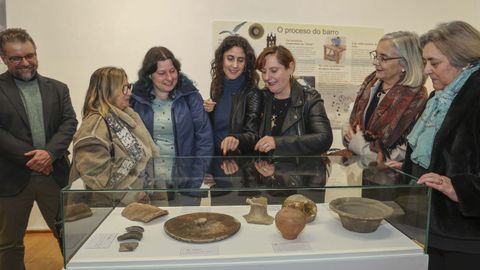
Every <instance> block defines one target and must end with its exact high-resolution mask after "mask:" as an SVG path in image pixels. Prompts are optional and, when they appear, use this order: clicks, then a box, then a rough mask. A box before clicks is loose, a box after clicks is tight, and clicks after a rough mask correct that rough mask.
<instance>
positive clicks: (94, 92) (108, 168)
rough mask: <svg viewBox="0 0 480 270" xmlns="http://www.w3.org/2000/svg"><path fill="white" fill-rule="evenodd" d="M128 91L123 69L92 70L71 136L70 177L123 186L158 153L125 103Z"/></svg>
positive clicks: (103, 185)
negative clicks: (78, 118) (76, 127)
mask: <svg viewBox="0 0 480 270" xmlns="http://www.w3.org/2000/svg"><path fill="white" fill-rule="evenodd" d="M131 95H132V84H130V83H128V79H127V74H126V73H125V71H124V70H123V69H121V68H116V67H103V68H100V69H97V70H96V71H95V72H94V73H93V74H92V76H91V78H90V85H89V87H88V90H87V95H86V98H85V103H84V106H83V111H82V113H83V121H82V124H81V126H80V128H79V129H78V131H77V133H76V134H75V136H74V138H73V164H72V168H71V171H70V182H72V181H73V180H75V179H77V178H79V177H81V178H82V180H83V182H84V183H85V184H86V186H87V187H88V188H90V189H103V188H125V187H128V186H130V185H131V184H132V183H133V182H135V180H136V179H137V177H138V172H140V171H142V170H143V169H144V168H145V165H146V163H147V161H148V160H149V159H150V158H151V157H152V156H154V155H157V154H158V153H157V150H156V149H157V148H156V146H155V143H154V142H153V140H152V138H151V136H150V134H149V133H148V131H147V129H146V128H145V126H144V124H143V122H142V120H141V119H140V117H139V115H138V114H137V113H136V112H135V111H133V109H131V108H130V107H129V99H130V96H131ZM112 161H114V162H112ZM134 168H135V169H134Z"/></svg>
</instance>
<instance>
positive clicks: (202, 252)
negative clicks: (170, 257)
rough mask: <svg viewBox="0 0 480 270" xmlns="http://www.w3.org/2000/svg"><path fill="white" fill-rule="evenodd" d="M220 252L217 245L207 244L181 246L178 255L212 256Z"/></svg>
mask: <svg viewBox="0 0 480 270" xmlns="http://www.w3.org/2000/svg"><path fill="white" fill-rule="evenodd" d="M219 253H220V251H219V247H218V245H208V246H197V245H195V246H183V247H182V248H181V249H180V256H212V255H218V254H219Z"/></svg>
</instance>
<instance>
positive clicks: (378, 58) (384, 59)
mask: <svg viewBox="0 0 480 270" xmlns="http://www.w3.org/2000/svg"><path fill="white" fill-rule="evenodd" d="M370 58H371V59H372V61H375V60H376V61H378V62H379V63H382V64H384V63H386V62H387V61H389V60H394V59H401V58H403V56H397V57H387V56H383V55H378V54H377V51H371V52H370Z"/></svg>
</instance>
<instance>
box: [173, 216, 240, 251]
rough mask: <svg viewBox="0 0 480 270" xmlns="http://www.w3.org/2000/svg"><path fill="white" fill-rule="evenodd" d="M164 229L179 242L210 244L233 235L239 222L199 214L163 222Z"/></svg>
mask: <svg viewBox="0 0 480 270" xmlns="http://www.w3.org/2000/svg"><path fill="white" fill-rule="evenodd" d="M164 229H165V232H166V233H167V234H168V235H169V236H170V237H172V238H174V239H177V240H180V241H184V242H189V243H211V242H216V241H220V240H223V239H225V238H228V237H230V236H232V235H234V234H235V233H236V232H237V231H238V230H239V229H240V222H238V221H237V220H236V219H235V218H234V217H232V216H229V215H225V214H219V213H210V212H200V213H191V214H186V215H181V216H178V217H174V218H172V219H170V220H168V221H167V222H165V225H164Z"/></svg>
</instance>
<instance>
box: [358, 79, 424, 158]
mask: <svg viewBox="0 0 480 270" xmlns="http://www.w3.org/2000/svg"><path fill="white" fill-rule="evenodd" d="M379 83H380V82H379V80H378V79H377V78H376V77H375V72H373V73H371V74H370V75H368V76H367V78H366V79H365V81H364V82H363V83H362V86H361V87H360V90H359V92H358V96H357V98H356V100H355V103H354V107H353V110H352V114H351V115H350V125H351V126H352V127H356V126H357V125H360V127H361V129H362V130H363V131H364V133H365V135H366V139H367V140H368V141H376V142H380V143H381V145H382V146H383V147H385V148H386V149H387V150H389V149H393V148H395V147H396V146H397V145H399V144H402V143H404V142H405V136H406V134H408V130H409V128H411V125H412V123H413V122H414V121H415V119H416V117H417V116H418V114H419V113H420V112H421V111H422V109H423V106H424V105H425V102H426V100H427V90H426V89H425V87H424V86H421V87H416V88H412V87H409V86H404V85H395V86H394V87H392V89H390V90H389V91H388V92H387V93H386V95H385V96H384V97H383V99H382V100H381V101H380V102H379V103H378V105H377V108H376V109H375V111H374V112H373V114H372V116H371V118H370V121H369V122H368V126H366V127H365V125H364V113H365V111H366V110H367V106H368V102H369V100H370V93H371V89H372V87H376V86H378V85H379ZM370 145H371V147H370V149H371V150H372V151H375V152H376V151H377V150H378V149H374V148H372V146H373V145H374V144H373V143H372V144H370Z"/></svg>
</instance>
